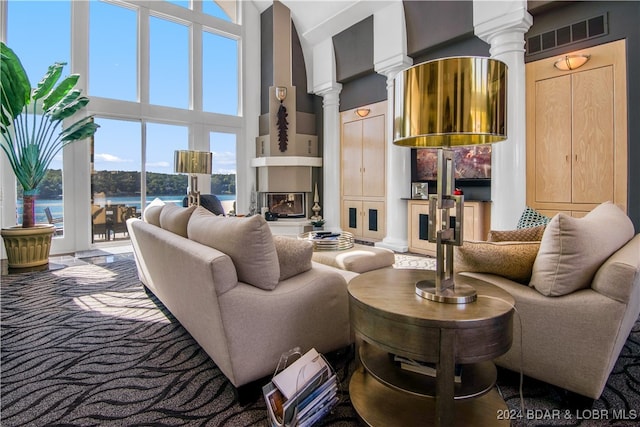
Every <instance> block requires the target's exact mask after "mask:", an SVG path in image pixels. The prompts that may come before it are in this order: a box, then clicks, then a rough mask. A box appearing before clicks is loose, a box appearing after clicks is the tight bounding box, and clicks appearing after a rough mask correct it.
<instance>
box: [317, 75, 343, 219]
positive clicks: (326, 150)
mask: <svg viewBox="0 0 640 427" xmlns="http://www.w3.org/2000/svg"><path fill="white" fill-rule="evenodd" d="M341 90H342V85H341V84H339V83H334V84H332V85H330V86H328V87H325V88H323V89H321V90H319V91H316V95H319V96H321V97H322V109H323V126H322V129H323V135H324V141H323V151H322V168H323V174H322V175H323V181H322V183H323V192H322V194H323V197H322V213H323V217H324V219H325V221H326V222H325V229H328V230H329V231H334V232H338V231H341V228H340V206H341V203H340V111H339V110H338V107H339V105H340V91H341Z"/></svg>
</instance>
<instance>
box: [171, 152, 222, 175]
mask: <svg viewBox="0 0 640 427" xmlns="http://www.w3.org/2000/svg"><path fill="white" fill-rule="evenodd" d="M212 164H213V155H212V153H210V152H208V151H193V150H176V151H175V153H174V172H175V173H189V174H193V173H202V174H211V166H212Z"/></svg>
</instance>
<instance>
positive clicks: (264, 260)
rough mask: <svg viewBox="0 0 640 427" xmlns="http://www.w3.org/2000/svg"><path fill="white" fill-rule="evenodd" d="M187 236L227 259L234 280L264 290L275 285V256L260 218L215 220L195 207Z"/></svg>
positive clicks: (263, 222) (276, 257) (201, 208)
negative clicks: (234, 274)
mask: <svg viewBox="0 0 640 427" xmlns="http://www.w3.org/2000/svg"><path fill="white" fill-rule="evenodd" d="M165 209H166V208H165ZM187 236H188V237H189V239H191V240H193V241H196V242H198V243H202V244H203V245H207V246H211V247H212V248H215V249H217V250H219V251H220V252H224V253H225V254H227V255H229V257H230V258H231V260H232V261H233V264H234V265H235V267H236V272H237V273H238V280H240V281H242V282H245V283H248V284H250V285H253V286H256V287H258V288H261V289H266V290H271V289H274V288H275V287H276V286H277V285H278V282H279V280H280V265H279V263H278V254H277V252H276V247H275V244H274V242H273V236H272V235H271V229H270V228H269V224H267V221H265V219H264V218H263V217H262V216H261V215H254V216H250V217H223V216H215V215H214V214H212V213H211V212H209V211H208V210H206V209H205V208H203V207H201V206H198V208H197V209H196V210H195V211H194V212H193V214H192V215H191V218H190V219H189V224H188V226H187Z"/></svg>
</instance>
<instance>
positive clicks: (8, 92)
mask: <svg viewBox="0 0 640 427" xmlns="http://www.w3.org/2000/svg"><path fill="white" fill-rule="evenodd" d="M65 65H66V63H63V62H56V63H54V64H53V65H51V66H49V69H48V70H47V72H46V73H45V75H44V77H43V78H42V80H41V81H40V82H39V83H38V85H37V86H36V87H35V88H33V89H32V88H31V83H30V82H29V78H28V77H27V73H26V72H25V70H24V67H23V66H22V63H21V62H20V59H19V58H18V57H17V55H16V54H15V53H14V52H13V51H12V50H11V49H10V48H9V47H7V46H6V45H5V44H4V43H3V42H0V71H1V73H0V74H1V76H0V89H1V90H0V96H1V97H2V98H1V101H2V104H1V105H2V108H1V109H0V146H1V147H2V151H4V153H5V154H6V155H7V158H8V160H9V164H10V165H11V169H12V170H13V173H14V174H15V176H16V178H17V180H18V182H19V183H20V185H21V186H22V189H23V198H22V201H23V203H22V207H23V213H22V226H16V227H8V228H3V229H2V237H3V239H4V242H5V248H6V250H7V257H8V261H9V262H8V264H9V267H12V268H20V267H34V266H39V265H45V264H47V263H48V262H49V249H50V246H51V237H52V236H53V232H54V231H55V229H54V226H53V225H50V224H36V223H35V199H36V196H37V194H38V186H39V185H40V183H41V182H42V180H43V179H44V177H45V176H46V174H47V170H48V169H49V166H50V164H51V161H52V160H53V159H54V157H55V156H56V155H57V154H58V153H59V152H60V151H61V150H62V149H63V148H64V147H65V146H66V145H68V144H70V143H72V142H75V141H80V140H83V139H85V138H88V137H90V136H92V135H93V134H94V133H95V132H96V130H97V128H98V125H96V124H95V123H94V122H93V117H91V116H89V117H84V118H80V119H74V118H73V116H74V114H76V113H77V112H78V111H79V110H81V109H82V108H83V107H84V106H86V105H87V104H88V103H89V98H87V97H86V96H82V94H81V93H82V91H81V90H80V89H76V88H75V86H76V83H77V82H78V78H79V77H80V76H79V75H78V74H72V75H70V76H68V77H65V78H64V79H62V81H60V82H58V81H59V80H60V77H61V75H62V69H63V68H64V66H65ZM30 235H31V236H32V235H35V237H29V236H30ZM25 236H26V237H25ZM25 244H31V245H33V246H32V247H30V248H26V247H25V246H24V245H25Z"/></svg>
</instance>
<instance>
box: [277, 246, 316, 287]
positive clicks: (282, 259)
mask: <svg viewBox="0 0 640 427" xmlns="http://www.w3.org/2000/svg"><path fill="white" fill-rule="evenodd" d="M273 243H274V244H275V245H276V252H277V253H278V263H279V264H280V281H283V280H286V279H288V278H289V277H293V276H295V275H298V274H300V273H304V272H305V271H307V270H311V256H312V255H313V243H311V242H309V241H307V240H297V239H292V238H290V237H285V236H273Z"/></svg>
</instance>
